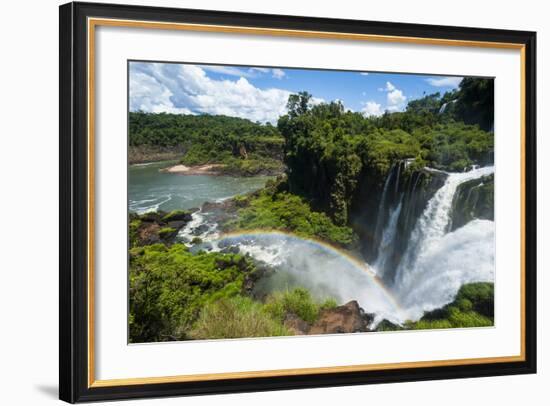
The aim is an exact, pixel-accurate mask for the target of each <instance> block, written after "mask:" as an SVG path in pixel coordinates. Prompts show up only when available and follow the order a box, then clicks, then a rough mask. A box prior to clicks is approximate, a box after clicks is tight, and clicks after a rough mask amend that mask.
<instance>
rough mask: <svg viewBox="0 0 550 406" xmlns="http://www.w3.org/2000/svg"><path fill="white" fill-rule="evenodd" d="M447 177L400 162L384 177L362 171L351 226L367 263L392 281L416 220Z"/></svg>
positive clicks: (354, 201)
mask: <svg viewBox="0 0 550 406" xmlns="http://www.w3.org/2000/svg"><path fill="white" fill-rule="evenodd" d="M446 176H447V175H446V174H445V173H443V172H439V171H432V170H428V169H420V170H413V169H411V168H409V165H408V162H406V161H402V162H399V163H396V164H395V165H393V166H392V167H391V169H390V170H389V172H388V173H387V174H386V176H385V177H383V176H380V175H378V176H375V175H373V174H372V173H369V172H368V171H364V173H362V176H361V178H360V180H359V183H358V187H357V193H356V195H355V198H354V200H353V205H352V211H351V215H350V218H351V224H352V226H353V228H354V229H355V230H356V232H357V233H358V235H359V238H360V241H361V244H360V249H361V252H362V254H363V255H364V257H365V259H366V261H367V262H369V263H370V264H372V265H373V266H374V267H375V268H377V267H378V268H383V269H379V271H382V270H385V271H386V272H380V273H381V274H383V275H384V279H388V281H391V280H392V279H393V276H394V270H395V269H396V268H397V265H398V264H399V262H400V260H401V256H402V255H403V253H404V252H405V250H406V248H407V243H408V241H409V238H410V235H411V232H412V230H413V228H414V226H415V224H416V220H417V219H418V217H419V216H420V215H421V214H422V212H423V211H424V209H425V208H426V205H427V203H428V201H429V200H430V199H431V198H432V196H433V195H434V194H435V192H436V191H437V190H438V189H439V188H440V187H441V186H442V185H443V183H444V182H445V178H446Z"/></svg>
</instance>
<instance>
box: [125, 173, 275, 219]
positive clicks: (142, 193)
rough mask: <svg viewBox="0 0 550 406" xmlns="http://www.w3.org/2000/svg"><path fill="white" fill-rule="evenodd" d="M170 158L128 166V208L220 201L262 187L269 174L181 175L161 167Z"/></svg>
mask: <svg viewBox="0 0 550 406" xmlns="http://www.w3.org/2000/svg"><path fill="white" fill-rule="evenodd" d="M170 164H171V162H155V163H149V164H137V165H131V166H130V167H129V169H128V205H129V210H130V211H131V212H132V211H133V212H137V213H145V212H147V211H156V210H163V211H171V210H176V209H191V208H198V207H200V206H201V205H202V204H203V203H204V202H207V201H209V202H220V201H222V200H224V199H228V198H230V197H232V196H235V195H239V194H243V193H248V192H251V191H253V190H257V189H261V188H262V187H264V185H265V183H266V182H267V181H268V180H269V179H273V177H270V176H251V177H243V178H239V177H233V176H212V175H178V174H172V173H164V172H160V171H159V170H160V169H162V168H165V167H167V166H169V165H170Z"/></svg>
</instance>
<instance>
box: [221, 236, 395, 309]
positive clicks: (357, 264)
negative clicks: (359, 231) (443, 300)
mask: <svg viewBox="0 0 550 406" xmlns="http://www.w3.org/2000/svg"><path fill="white" fill-rule="evenodd" d="M263 236H268V237H277V236H279V237H290V238H295V239H299V240H300V241H302V242H304V243H307V244H309V245H311V246H313V247H315V248H319V249H321V250H324V251H325V252H328V253H331V254H334V255H336V256H339V257H340V258H343V259H345V260H346V262H347V263H349V264H350V265H351V266H352V267H354V268H356V269H358V270H360V271H361V272H365V273H367V275H369V277H370V278H371V280H372V282H373V283H374V284H376V285H377V286H378V287H379V288H380V290H381V291H382V292H383V293H384V295H385V296H386V298H387V299H388V300H389V301H390V302H391V303H392V304H393V305H394V306H395V308H396V309H397V310H398V311H400V312H403V311H404V310H403V308H402V307H401V305H400V304H399V302H398V301H397V299H396V298H395V296H394V294H393V293H392V292H391V291H390V290H389V289H388V288H387V287H386V285H385V284H384V282H383V281H382V280H381V279H380V278H379V277H378V276H377V275H376V273H375V272H374V271H372V269H370V267H369V265H368V264H367V263H366V262H364V261H361V259H359V258H358V257H356V256H355V255H353V254H352V253H351V252H349V251H347V250H344V249H342V248H339V247H336V246H334V245H332V244H329V243H327V242H326V241H323V240H320V239H317V238H311V237H304V236H301V235H299V234H293V233H290V232H287V231H280V230H269V229H268V230H266V229H250V230H241V231H235V232H228V233H223V234H220V235H219V236H218V238H216V240H218V241H221V240H225V239H230V238H254V237H263Z"/></svg>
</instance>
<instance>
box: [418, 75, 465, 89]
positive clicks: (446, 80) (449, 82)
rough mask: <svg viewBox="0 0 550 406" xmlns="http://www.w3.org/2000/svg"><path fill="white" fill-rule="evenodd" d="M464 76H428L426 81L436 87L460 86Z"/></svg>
mask: <svg viewBox="0 0 550 406" xmlns="http://www.w3.org/2000/svg"><path fill="white" fill-rule="evenodd" d="M462 79H463V78H461V77H457V76H447V77H439V78H428V79H426V82H428V83H429V84H430V85H432V86H435V87H458V85H459V84H460V82H461V81H462Z"/></svg>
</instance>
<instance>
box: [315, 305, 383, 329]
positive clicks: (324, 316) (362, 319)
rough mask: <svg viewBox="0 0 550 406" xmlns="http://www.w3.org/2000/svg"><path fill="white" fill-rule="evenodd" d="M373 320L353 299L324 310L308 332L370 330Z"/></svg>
mask: <svg viewBox="0 0 550 406" xmlns="http://www.w3.org/2000/svg"><path fill="white" fill-rule="evenodd" d="M372 321H373V316H372V315H371V314H368V313H365V312H364V310H363V309H362V308H361V307H359V304H358V303H357V301H356V300H352V301H351V302H348V303H346V304H345V305H343V306H337V307H335V308H333V309H325V310H322V311H321V314H320V315H319V319H318V320H317V322H315V324H314V325H313V326H311V329H310V330H309V332H308V333H309V334H336V333H358V332H362V331H369V325H370V324H371V323H372Z"/></svg>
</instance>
